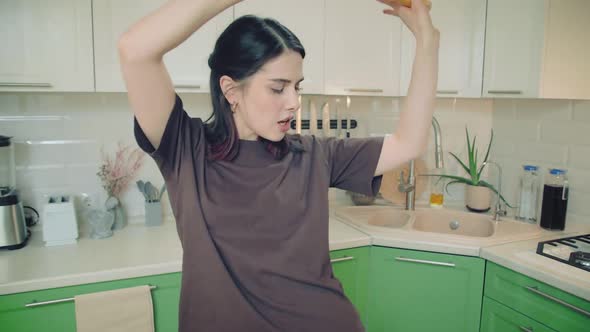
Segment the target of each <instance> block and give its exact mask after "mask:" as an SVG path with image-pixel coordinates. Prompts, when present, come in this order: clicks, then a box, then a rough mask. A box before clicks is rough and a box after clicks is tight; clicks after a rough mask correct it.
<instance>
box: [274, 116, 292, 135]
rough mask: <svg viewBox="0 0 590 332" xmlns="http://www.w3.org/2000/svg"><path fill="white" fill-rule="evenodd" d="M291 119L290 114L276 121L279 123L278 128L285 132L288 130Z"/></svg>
mask: <svg viewBox="0 0 590 332" xmlns="http://www.w3.org/2000/svg"><path fill="white" fill-rule="evenodd" d="M292 119H293V116H290V117H287V118H286V119H284V120H281V121H279V122H277V123H278V124H279V128H280V129H281V131H282V132H286V131H288V130H289V123H290V122H291V120H292Z"/></svg>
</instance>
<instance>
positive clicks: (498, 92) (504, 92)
mask: <svg viewBox="0 0 590 332" xmlns="http://www.w3.org/2000/svg"><path fill="white" fill-rule="evenodd" d="M488 93H489V94H491V95H521V94H522V91H519V90H489V91H488Z"/></svg>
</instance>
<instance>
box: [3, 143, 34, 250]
mask: <svg viewBox="0 0 590 332" xmlns="http://www.w3.org/2000/svg"><path fill="white" fill-rule="evenodd" d="M10 138H11V137H7V136H2V135H0V249H20V248H22V247H24V246H25V245H26V242H27V240H28V239H29V236H30V231H29V230H28V229H27V225H26V220H25V214H24V210H23V204H22V202H21V201H20V200H19V198H18V194H17V190H16V166H15V161H14V146H13V145H12V144H11V142H10Z"/></svg>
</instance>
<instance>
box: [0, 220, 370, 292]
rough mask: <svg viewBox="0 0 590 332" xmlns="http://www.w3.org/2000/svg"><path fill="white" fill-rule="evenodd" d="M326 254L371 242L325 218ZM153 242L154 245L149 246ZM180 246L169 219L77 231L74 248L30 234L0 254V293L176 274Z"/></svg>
mask: <svg viewBox="0 0 590 332" xmlns="http://www.w3.org/2000/svg"><path fill="white" fill-rule="evenodd" d="M329 236H330V250H338V249H345V248H354V247H359V246H366V245H370V244H371V238H370V237H369V236H368V235H366V234H363V233H361V232H359V231H357V230H355V229H353V228H352V227H350V226H347V225H345V224H343V223H341V222H338V221H336V220H332V219H331V220H330V233H329ZM154 244H157V245H154ZM181 270H182V247H181V246H180V240H179V239H178V234H177V232H176V225H175V223H174V220H173V219H168V220H166V221H165V222H164V223H163V224H162V225H161V226H157V227H146V226H145V225H144V224H142V223H141V222H139V221H137V220H130V223H129V224H128V225H127V227H125V228H123V229H121V230H118V231H115V232H114V235H113V236H112V237H109V238H105V239H98V240H95V239H90V238H89V237H87V236H84V234H83V233H81V236H80V238H79V239H78V243H77V244H71V245H62V246H52V247H46V246H45V245H44V242H43V240H42V234H41V233H40V232H33V233H32V236H31V239H30V240H29V243H28V244H27V245H26V246H25V247H24V248H22V249H18V250H13V251H6V250H4V251H0V295H4V294H12V293H20V292H27V291H34V290H40V289H48V288H55V287H65V286H72V285H79V284H87V283H93V282H101V281H109V280H117V279H126V278H135V277H141V276H147V275H155V274H163V273H172V272H180V271H181Z"/></svg>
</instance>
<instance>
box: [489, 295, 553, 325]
mask: <svg viewBox="0 0 590 332" xmlns="http://www.w3.org/2000/svg"><path fill="white" fill-rule="evenodd" d="M533 331H534V332H555V331H554V330H552V329H550V328H548V327H547V326H545V325H543V324H541V323H539V322H537V321H535V320H533V319H531V318H529V317H527V316H525V315H523V314H521V313H519V312H518V311H515V310H512V309H510V308H508V307H507V306H505V305H503V304H501V303H498V302H496V301H494V300H492V299H490V298H489V297H487V296H484V298H483V312H482V317H481V330H480V332H533Z"/></svg>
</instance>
